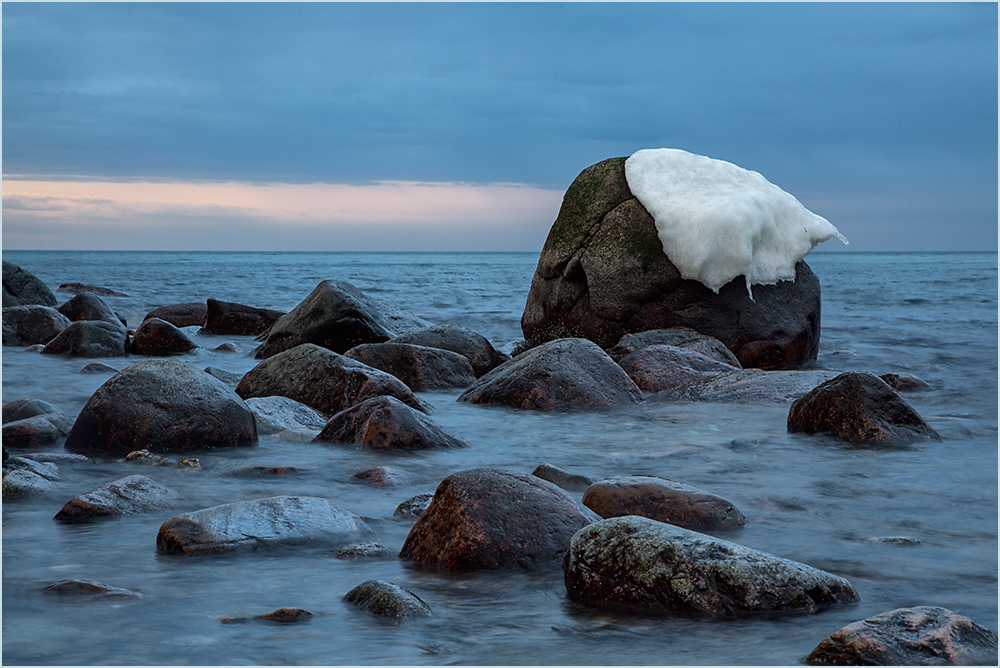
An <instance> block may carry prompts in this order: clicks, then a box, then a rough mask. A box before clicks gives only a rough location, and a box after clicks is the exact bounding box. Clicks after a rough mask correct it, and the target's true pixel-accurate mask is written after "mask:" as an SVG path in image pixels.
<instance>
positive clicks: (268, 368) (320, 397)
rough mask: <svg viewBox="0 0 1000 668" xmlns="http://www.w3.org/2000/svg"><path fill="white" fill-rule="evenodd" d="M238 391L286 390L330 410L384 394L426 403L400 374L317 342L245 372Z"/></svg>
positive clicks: (269, 393) (418, 404) (253, 394)
mask: <svg viewBox="0 0 1000 668" xmlns="http://www.w3.org/2000/svg"><path fill="white" fill-rule="evenodd" d="M236 393H237V394H238V395H240V396H241V397H243V398H244V399H250V398H251V397H270V396H273V395H281V396H283V397H288V398H289V399H294V400H295V401H298V402H300V403H303V404H305V405H306V406H309V407H310V408H314V409H316V410H318V411H320V412H322V413H327V414H330V415H332V414H334V413H339V412H340V411H342V410H344V409H345V408H350V407H351V406H354V405H355V404H358V403H361V402H362V401H364V400H365V399H370V398H372V397H377V396H380V395H387V396H392V397H396V398H397V399H399V400H400V401H402V402H403V403H405V404H407V405H408V406H411V407H413V408H416V409H417V410H424V409H425V408H426V407H425V406H424V404H423V403H422V402H421V401H420V400H419V399H417V398H416V397H415V396H413V392H412V391H410V388H408V387H407V386H406V385H404V384H403V382H402V381H400V380H399V379H398V378H396V377H395V376H392V375H390V374H387V373H386V372H384V371H379V370H378V369H373V368H372V367H370V366H368V365H366V364H362V363H361V362H357V361H355V360H352V359H348V358H346V357H344V356H343V355H338V354H337V353H334V352H331V351H330V350H327V349H326V348H322V347H320V346H318V345H315V344H312V343H306V344H303V345H300V346H296V347H295V348H292V349H291V350H286V351H285V352H283V353H278V354H277V355H274V356H273V357H269V358H268V359H266V360H264V361H263V362H261V363H259V364H258V365H257V366H255V367H254V368H252V369H250V371H248V372H247V373H246V374H245V375H244V376H243V379H242V380H240V383H239V385H237V386H236Z"/></svg>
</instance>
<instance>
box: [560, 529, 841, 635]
mask: <svg viewBox="0 0 1000 668" xmlns="http://www.w3.org/2000/svg"><path fill="white" fill-rule="evenodd" d="M563 573H564V577H565V582H566V591H567V592H568V594H569V597H570V598H571V599H573V600H574V601H577V602H579V603H583V604H585V605H590V606H596V607H611V608H633V609H641V610H657V611H664V612H670V613H674V614H681V615H703V614H707V615H714V616H733V615H742V614H747V613H757V612H778V611H800V612H811V611H816V610H819V609H822V608H826V607H830V606H834V605H843V604H847V603H854V602H856V601H858V600H859V598H860V597H859V596H858V593H857V592H856V591H855V590H854V587H852V586H851V584H850V583H849V582H848V581H847V580H845V579H844V578H841V577H837V576H836V575H832V574H830V573H826V572H824V571H821V570H819V569H816V568H812V567H811V566H806V565H805V564H800V563H798V562H795V561H791V560H788V559H782V558H780V557H776V556H774V555H770V554H767V553H765V552H760V551H758V550H754V549H751V548H748V547H744V546H742V545H737V544H736V543H730V542H728V541H724V540H720V539H718V538H713V537H711V536H707V535H705V534H701V533H696V532H694V531H689V530H687V529H682V528H680V527H676V526H673V525H671V524H665V523H663V522H657V521H655V520H651V519H647V518H645V517H635V516H629V517H615V518H612V519H606V520H602V521H600V522H596V523H594V524H591V525H590V526H587V527H584V528H583V529H581V530H580V531H578V532H577V533H576V534H574V536H573V538H572V541H571V543H570V547H569V550H568V551H567V553H566V557H565V559H564V560H563Z"/></svg>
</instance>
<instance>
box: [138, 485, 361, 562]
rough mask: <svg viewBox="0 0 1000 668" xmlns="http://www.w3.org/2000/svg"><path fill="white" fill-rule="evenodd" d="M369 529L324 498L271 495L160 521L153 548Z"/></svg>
mask: <svg viewBox="0 0 1000 668" xmlns="http://www.w3.org/2000/svg"><path fill="white" fill-rule="evenodd" d="M371 533H372V531H371V529H370V528H369V527H368V525H367V524H365V523H364V521H363V520H362V519H361V518H360V517H358V516H357V515H355V514H354V513H350V512H347V511H346V510H341V509H340V508H338V507H337V506H335V505H333V504H332V503H331V502H330V501H328V500H326V499H319V498H315V497H307V496H275V497H271V498H267V499H258V500H255V501H239V502H237V503H228V504H225V505H222V506H215V507H212V508H205V509H204V510H197V511H195V512H192V513H184V514H183V515H178V516H176V517H173V518H171V519H169V520H167V521H166V522H164V523H163V525H162V526H160V531H159V534H158V535H157V536H156V547H157V550H158V551H160V552H162V553H165V554H182V555H195V554H210V553H219V552H237V551H252V550H257V549H276V548H282V547H288V546H296V545H308V544H341V545H342V544H344V543H350V542H357V541H358V540H361V539H363V538H367V537H368V536H369V535H370V534H371Z"/></svg>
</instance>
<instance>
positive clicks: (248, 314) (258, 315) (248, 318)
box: [201, 299, 285, 336]
mask: <svg viewBox="0 0 1000 668" xmlns="http://www.w3.org/2000/svg"><path fill="white" fill-rule="evenodd" d="M206 307H207V308H206V310H205V325H204V326H203V327H202V330H201V331H202V332H203V333H206V334H224V335H236V336H241V335H242V336H257V335H258V334H263V333H264V332H266V331H267V330H269V329H270V328H271V325H273V324H274V323H275V322H277V320H278V318H280V317H281V316H283V315H285V312H284V311H275V310H274V309H269V308H258V307H256V306H247V305H246V304H236V303H233V302H224V301H219V300H218V299H209V300H208V301H207V302H206Z"/></svg>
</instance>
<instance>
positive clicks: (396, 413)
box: [314, 396, 468, 450]
mask: <svg viewBox="0 0 1000 668" xmlns="http://www.w3.org/2000/svg"><path fill="white" fill-rule="evenodd" d="M314 441H315V442H325V443H348V444H351V445H354V446H356V447H358V448H361V449H363V450H423V449H426V448H436V447H444V448H463V447H465V446H467V445H468V443H466V442H465V441H464V440H463V439H461V438H458V437H456V436H452V435H451V434H449V433H447V432H446V431H444V430H443V429H441V428H440V427H439V426H437V425H436V424H434V422H433V421H432V420H431V419H430V418H429V417H427V416H426V415H424V414H423V413H421V412H420V411H417V410H414V409H413V408H411V407H409V406H407V405H406V404H404V403H403V402H402V401H400V400H399V399H396V398H395V397H388V396H380V397H372V398H371V399H366V400H365V401H362V402H361V403H359V404H357V405H355V406H352V407H350V408H348V409H346V410H343V411H341V412H339V413H337V414H336V415H334V416H333V417H331V418H330V419H329V421H327V423H326V426H325V427H323V431H321V432H320V433H319V436H317V437H316V438H315V439H314Z"/></svg>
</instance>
